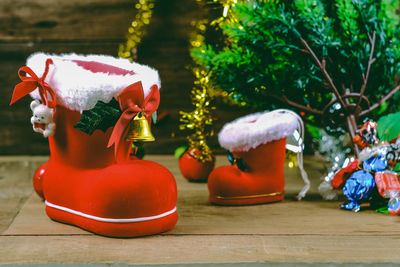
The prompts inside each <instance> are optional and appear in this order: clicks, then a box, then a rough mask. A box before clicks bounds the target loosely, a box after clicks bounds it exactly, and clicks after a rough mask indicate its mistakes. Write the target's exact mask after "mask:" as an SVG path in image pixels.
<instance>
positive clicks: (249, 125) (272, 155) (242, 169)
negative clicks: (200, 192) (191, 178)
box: [208, 110, 298, 205]
mask: <svg viewBox="0 0 400 267" xmlns="http://www.w3.org/2000/svg"><path fill="white" fill-rule="evenodd" d="M297 125H298V124H297V119H296V118H295V117H294V116H292V115H291V114H288V113H286V112H284V111H279V110H278V111H272V112H264V113H255V114H251V115H248V116H245V117H242V118H239V119H236V120H235V121H233V122H230V123H228V124H226V125H225V126H224V127H223V128H222V130H221V132H220V133H219V136H218V140H219V143H220V144H221V146H222V147H224V148H226V149H228V150H229V151H231V154H230V155H229V157H230V161H231V163H234V165H232V166H222V167H219V168H216V169H215V170H214V171H213V172H212V173H211V174H210V176H209V179H208V189H209V191H210V201H211V202H212V203H215V204H219V205H249V204H259V203H267V202H275V201H280V200H282V199H283V197H284V193H283V191H284V183H285V182H284V176H283V165H284V160H285V145H286V137H287V136H289V135H292V134H293V132H294V131H295V129H296V127H297Z"/></svg>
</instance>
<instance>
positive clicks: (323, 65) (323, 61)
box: [300, 37, 347, 108]
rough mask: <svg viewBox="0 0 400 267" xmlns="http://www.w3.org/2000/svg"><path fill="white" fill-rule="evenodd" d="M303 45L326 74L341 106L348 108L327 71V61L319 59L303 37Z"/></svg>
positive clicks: (301, 39) (301, 38)
mask: <svg viewBox="0 0 400 267" xmlns="http://www.w3.org/2000/svg"><path fill="white" fill-rule="evenodd" d="M300 41H301V43H302V44H303V45H304V47H305V48H306V50H307V51H308V52H309V53H310V55H311V57H312V58H313V60H314V62H315V63H316V64H317V65H318V67H319V68H320V69H321V71H322V73H323V74H324V76H325V78H326V79H327V81H328V83H329V85H330V87H331V88H332V90H333V93H334V94H335V96H336V98H337V99H338V100H339V102H340V104H342V107H343V108H346V106H347V105H346V104H345V103H344V101H343V99H342V97H341V95H340V93H339V91H338V89H337V88H336V86H335V84H334V83H333V80H332V78H331V76H330V75H329V73H328V72H327V71H326V67H325V60H322V62H321V61H320V60H319V59H318V57H317V55H316V54H315V53H314V51H313V50H312V49H311V47H310V46H309V45H308V43H307V42H306V40H304V39H303V37H300Z"/></svg>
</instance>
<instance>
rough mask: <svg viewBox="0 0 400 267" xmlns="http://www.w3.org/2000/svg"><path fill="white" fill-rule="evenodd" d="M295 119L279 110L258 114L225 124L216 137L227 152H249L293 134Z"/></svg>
mask: <svg viewBox="0 0 400 267" xmlns="http://www.w3.org/2000/svg"><path fill="white" fill-rule="evenodd" d="M296 127H297V119H296V117H294V116H293V115H292V114H290V113H285V112H282V111H280V110H276V111H271V112H260V113H254V114H250V115H247V116H244V117H241V118H238V119H236V120H234V121H232V122H230V123H227V124H225V125H224V127H223V128H222V130H221V132H220V133H219V135H218V141H219V143H220V145H221V146H222V147H223V148H225V149H228V150H229V151H249V150H250V149H252V148H256V147H257V146H259V145H261V144H266V143H269V142H271V141H274V140H279V139H282V138H286V137H288V136H289V135H291V134H293V132H294V131H295V130H296Z"/></svg>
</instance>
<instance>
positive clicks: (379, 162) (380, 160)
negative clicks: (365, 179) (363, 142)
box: [363, 155, 388, 172]
mask: <svg viewBox="0 0 400 267" xmlns="http://www.w3.org/2000/svg"><path fill="white" fill-rule="evenodd" d="M387 165H388V161H387V159H386V157H385V156H384V155H378V156H372V157H370V158H369V159H367V160H366V161H364V163H363V168H364V170H366V171H373V172H380V171H383V170H384V169H386V168H387Z"/></svg>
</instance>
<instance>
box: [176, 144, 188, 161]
mask: <svg viewBox="0 0 400 267" xmlns="http://www.w3.org/2000/svg"><path fill="white" fill-rule="evenodd" d="M188 148H189V146H180V147H178V148H177V149H176V150H175V153H174V156H175V158H177V159H179V158H180V157H182V155H183V154H184V153H185V152H186V150H188Z"/></svg>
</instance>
